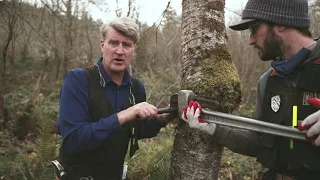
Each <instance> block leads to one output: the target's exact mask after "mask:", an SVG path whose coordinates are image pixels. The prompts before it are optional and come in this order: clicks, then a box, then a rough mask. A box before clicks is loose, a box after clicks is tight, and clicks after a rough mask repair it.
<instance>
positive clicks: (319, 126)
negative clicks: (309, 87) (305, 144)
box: [298, 98, 320, 146]
mask: <svg viewBox="0 0 320 180" xmlns="http://www.w3.org/2000/svg"><path fill="white" fill-rule="evenodd" d="M307 101H308V103H310V104H311V105H312V106H314V107H316V108H318V109H320V100H319V99H317V98H309V99H307ZM298 129H299V130H300V131H304V130H306V132H307V133H306V138H307V139H312V144H313V145H315V146H320V110H318V111H317V112H315V113H313V114H311V115H309V116H308V117H307V118H305V119H304V120H303V121H302V122H301V124H299V126H298Z"/></svg>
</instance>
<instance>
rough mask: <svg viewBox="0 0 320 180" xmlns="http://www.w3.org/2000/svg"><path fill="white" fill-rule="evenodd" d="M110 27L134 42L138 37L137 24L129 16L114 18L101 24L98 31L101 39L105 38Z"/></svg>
mask: <svg viewBox="0 0 320 180" xmlns="http://www.w3.org/2000/svg"><path fill="white" fill-rule="evenodd" d="M110 27H112V28H113V29H114V30H116V31H118V32H119V33H121V34H122V35H123V36H125V37H128V38H129V39H131V40H132V41H133V43H134V44H136V43H137V42H138V40H139V38H140V34H139V26H138V24H137V23H135V22H134V20H132V19H130V18H126V17H121V18H116V19H114V20H112V21H111V22H109V23H107V24H103V25H102V26H101V27H100V33H101V36H102V39H103V40H105V39H107V35H108V30H109V28H110Z"/></svg>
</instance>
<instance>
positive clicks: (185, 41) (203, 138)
mask: <svg viewBox="0 0 320 180" xmlns="http://www.w3.org/2000/svg"><path fill="white" fill-rule="evenodd" d="M224 6H225V0H183V2H182V26H181V29H182V37H181V43H182V44H181V48H182V49H181V52H182V61H181V66H182V83H181V86H182V87H181V89H188V90H192V91H194V92H195V93H196V94H198V95H200V96H201V97H204V98H207V99H214V100H217V101H219V102H220V103H221V105H222V108H221V109H220V111H222V112H227V113H230V112H232V111H233V110H234V109H235V108H236V107H237V106H238V105H239V103H240V101H241V83H240V79H239V76H238V74H237V71H236V68H235V65H234V63H233V62H232V61H231V56H230V54H229V50H228V47H227V42H226V40H227V36H226V29H225V25H224ZM222 149H223V148H222V147H221V146H219V145H218V144H216V143H215V142H214V139H213V138H212V136H209V135H207V134H204V133H202V132H199V131H197V130H192V129H190V128H189V127H188V125H187V124H186V123H180V124H179V126H178V127H177V131H176V135H175V142H174V146H173V150H172V163H171V168H170V179H172V180H173V179H174V180H181V179H188V180H189V179H208V180H209V179H210V180H215V179H217V178H218V173H219V169H220V161H221V155H222Z"/></svg>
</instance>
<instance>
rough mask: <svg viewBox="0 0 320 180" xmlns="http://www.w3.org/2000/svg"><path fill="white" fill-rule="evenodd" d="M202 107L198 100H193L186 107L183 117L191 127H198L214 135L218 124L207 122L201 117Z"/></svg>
mask: <svg viewBox="0 0 320 180" xmlns="http://www.w3.org/2000/svg"><path fill="white" fill-rule="evenodd" d="M201 111H202V107H201V106H200V105H199V103H198V102H197V101H195V102H193V101H191V102H190V103H189V106H187V107H185V108H184V111H183V113H182V116H181V119H183V120H184V121H185V122H187V123H188V124H189V127H190V128H193V129H198V130H200V131H203V132H206V133H207V134H210V135H213V133H214V131H215V130H216V124H213V123H206V122H204V121H202V120H201V119H200V113H201Z"/></svg>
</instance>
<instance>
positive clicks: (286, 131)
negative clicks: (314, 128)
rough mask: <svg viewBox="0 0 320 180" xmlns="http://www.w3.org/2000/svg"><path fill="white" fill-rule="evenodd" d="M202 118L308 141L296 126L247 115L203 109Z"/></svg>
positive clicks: (165, 110) (167, 111) (166, 111)
mask: <svg viewBox="0 0 320 180" xmlns="http://www.w3.org/2000/svg"><path fill="white" fill-rule="evenodd" d="M176 110H177V108H175V107H171V108H159V109H158V113H159V114H163V113H170V112H175V111H176ZM200 118H201V120H203V121H205V122H207V123H215V124H220V125H224V126H231V127H235V128H240V129H246V130H251V131H256V132H260V133H266V134H272V135H276V136H282V137H287V138H291V139H297V140H303V141H306V139H305V137H304V133H303V132H301V131H299V130H297V129H295V128H292V127H287V126H282V125H278V124H273V123H267V122H263V121H258V120H255V119H250V118H246V117H241V116H235V115H231V114H226V113H221V112H216V111H211V110H206V109H202V113H201V117H200Z"/></svg>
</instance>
